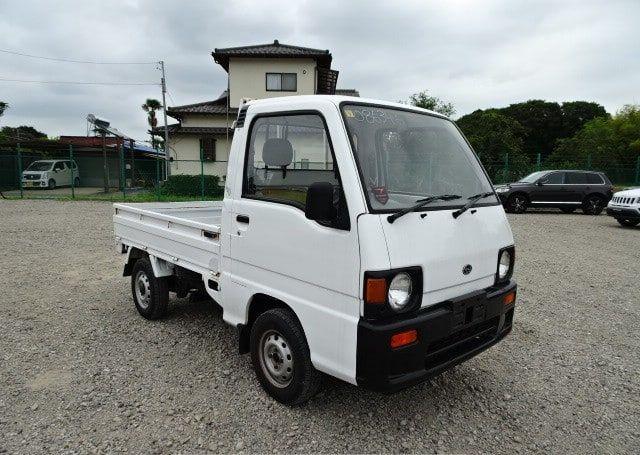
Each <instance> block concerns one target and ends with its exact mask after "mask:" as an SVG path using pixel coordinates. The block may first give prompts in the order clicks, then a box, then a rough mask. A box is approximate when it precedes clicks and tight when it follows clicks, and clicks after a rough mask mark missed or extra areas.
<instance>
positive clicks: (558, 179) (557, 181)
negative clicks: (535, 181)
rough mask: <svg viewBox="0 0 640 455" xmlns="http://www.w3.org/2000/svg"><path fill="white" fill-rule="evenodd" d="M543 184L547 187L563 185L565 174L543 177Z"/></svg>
mask: <svg viewBox="0 0 640 455" xmlns="http://www.w3.org/2000/svg"><path fill="white" fill-rule="evenodd" d="M542 183H546V184H547V185H562V184H563V183H564V173H563V172H553V173H551V174H549V175H546V176H544V177H542Z"/></svg>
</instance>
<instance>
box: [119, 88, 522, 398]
mask: <svg viewBox="0 0 640 455" xmlns="http://www.w3.org/2000/svg"><path fill="white" fill-rule="evenodd" d="M180 204H182V205H180ZM189 204H190V203H171V204H166V203H165V204H159V205H154V204H151V205H146V206H145V204H116V206H115V207H116V213H115V215H114V222H115V226H116V229H115V230H116V239H117V242H118V251H120V252H122V253H124V254H126V255H127V259H126V265H125V275H130V276H131V277H132V293H133V296H134V301H135V303H136V306H137V308H138V310H139V311H140V312H141V314H142V315H143V316H145V317H151V318H154V317H160V316H161V315H162V314H163V312H164V309H165V308H166V300H167V298H168V297H167V296H168V292H169V291H170V290H174V291H176V290H178V291H179V290H182V292H185V291H189V292H192V291H195V290H196V288H198V286H200V287H201V290H204V291H206V292H207V294H208V295H209V296H211V298H212V299H214V300H215V301H216V302H217V303H218V304H219V305H220V306H221V307H222V309H223V318H224V320H225V321H226V322H228V323H229V324H231V325H233V326H235V327H236V328H237V329H238V334H239V346H240V351H241V352H250V353H251V357H252V362H253V366H254V369H255V371H256V375H257V378H258V380H259V381H260V383H261V384H262V386H263V387H264V389H265V390H266V391H267V392H268V393H269V394H271V395H272V396H273V397H274V398H276V399H277V400H279V401H281V402H284V403H288V404H297V403H301V402H304V401H306V400H307V399H309V398H310V397H311V396H312V395H313V393H315V391H317V389H318V387H319V384H320V378H321V373H324V374H328V375H331V376H334V377H337V378H339V379H342V380H344V381H347V382H349V383H352V384H356V385H360V386H365V387H368V388H371V389H375V390H380V391H385V392H392V391H395V390H399V389H401V388H403V387H406V386H409V385H411V384H415V383H417V382H420V381H423V380H425V379H427V378H429V377H431V376H433V375H435V374H438V373H439V372H441V371H444V370H446V369H447V368H449V367H451V366H453V365H455V364H457V363H460V362H462V361H464V360H466V359H468V358H470V357H472V356H474V355H476V354H478V353H479V352H482V351H483V350H485V349H486V348H488V347H490V346H492V345H493V344H495V343H497V342H498V341H500V340H501V339H502V338H504V336H505V335H506V334H508V333H509V331H510V330H511V327H512V321H513V313H514V306H515V296H516V284H515V282H514V281H513V279H512V274H513V267H514V259H515V250H514V242H513V236H512V233H511V230H510V227H509V224H508V222H507V219H506V216H505V213H504V210H503V208H502V205H501V204H500V201H499V199H498V197H497V196H496V194H495V192H494V191H493V187H492V185H491V182H490V181H489V178H488V176H487V174H486V172H485V171H484V169H483V168H482V166H481V164H480V162H479V160H478V159H477V157H476V155H475V154H474V152H473V151H472V149H471V147H470V146H469V144H468V142H467V141H466V140H465V139H464V137H463V135H462V134H461V132H460V131H459V130H458V128H457V127H456V125H455V124H454V123H453V122H452V121H450V120H449V119H447V118H445V117H443V116H441V115H439V114H437V113H434V112H430V111H426V110H424V109H420V108H416V107H410V106H406V105H402V104H396V103H388V102H382V101H375V100H364V99H361V98H349V97H338V96H301V97H286V98H274V99H269V100H260V101H252V102H249V103H247V104H246V105H244V106H242V107H241V108H240V111H239V114H238V120H237V121H236V125H235V131H234V138H233V143H232V146H231V152H230V158H229V164H228V170H227V180H226V184H225V188H224V199H223V201H222V202H218V203H216V202H213V203H201V204H196V205H193V204H191V205H189ZM194 213H195V214H196V215H194ZM145 217H146V219H147V220H148V224H149V225H153V226H154V229H151V228H150V227H149V226H142V225H141V223H144V221H145ZM155 219H159V220H161V222H160V223H157V222H156V221H152V220H155ZM167 222H168V223H167ZM162 223H164V224H165V225H167V226H168V227H167V228H166V229H165V228H164V227H163V225H162ZM180 224H182V225H183V227H184V229H182V230H179V229H178V228H177V226H178V225H180ZM172 226H173V227H172ZM186 226H188V227H189V229H191V230H189V231H188V232H191V234H190V236H191V237H193V238H192V239H191V240H190V242H188V243H187V242H186V240H185V239H183V238H182V237H183V236H186V234H185V233H186V232H187V227H186ZM151 231H153V234H154V235H149V233H150V232H151ZM207 232H208V234H206V233H207ZM159 237H162V238H163V239H164V240H163V241H159V240H158V238H159ZM206 240H209V242H210V243H207V242H206ZM172 242H173V243H172ZM140 273H142V275H140ZM189 277H190V278H189ZM185 282H188V283H189V285H186V286H185V285H184V283H185ZM197 285H198V286H197ZM145 298H146V300H145ZM145 302H146V305H147V307H146V309H144V308H143V309H142V311H141V303H143V304H144V303H145ZM154 305H155V306H156V307H154ZM149 307H154V308H155V309H154V310H153V311H149V310H148V308H149Z"/></svg>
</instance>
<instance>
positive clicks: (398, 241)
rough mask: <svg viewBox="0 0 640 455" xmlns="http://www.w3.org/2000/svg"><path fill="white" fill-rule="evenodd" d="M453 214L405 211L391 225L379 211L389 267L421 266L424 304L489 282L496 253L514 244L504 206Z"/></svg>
mask: <svg viewBox="0 0 640 455" xmlns="http://www.w3.org/2000/svg"><path fill="white" fill-rule="evenodd" d="M472 211H475V213H472ZM452 212H453V210H434V211H426V212H414V213H409V214H407V215H405V216H403V217H401V218H399V219H397V220H396V221H395V222H394V223H393V224H390V223H389V222H388V221H387V220H386V217H387V216H388V215H380V216H381V218H382V219H381V224H382V229H383V231H384V235H385V238H386V242H387V249H388V253H389V262H390V264H391V268H398V267H409V266H421V267H422V272H423V298H422V307H425V306H430V305H433V304H435V303H438V302H442V301H444V300H447V299H449V298H452V297H457V296H460V295H463V294H466V293H468V292H472V291H475V290H479V289H484V288H486V287H489V286H491V285H493V284H494V281H495V273H496V270H497V263H498V252H499V250H500V249H501V248H504V247H506V246H510V245H513V235H512V233H511V228H510V226H509V222H508V221H507V218H506V216H505V213H504V210H503V208H502V206H499V205H496V206H489V207H475V208H473V209H472V210H471V209H470V210H468V211H467V212H466V213H464V214H462V215H461V216H460V217H459V218H457V219H454V218H453V216H452ZM425 214H426V216H424V217H423V216H422V215H425ZM466 265H471V267H472V270H471V273H469V274H467V275H465V274H463V272H462V269H463V268H464V267H465V266H466Z"/></svg>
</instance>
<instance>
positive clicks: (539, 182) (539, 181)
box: [536, 180, 544, 186]
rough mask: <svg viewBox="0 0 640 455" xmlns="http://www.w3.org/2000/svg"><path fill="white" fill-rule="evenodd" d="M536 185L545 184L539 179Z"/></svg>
mask: <svg viewBox="0 0 640 455" xmlns="http://www.w3.org/2000/svg"><path fill="white" fill-rule="evenodd" d="M536 185H538V186H542V185H544V183H542V180H538V181H537V182H536Z"/></svg>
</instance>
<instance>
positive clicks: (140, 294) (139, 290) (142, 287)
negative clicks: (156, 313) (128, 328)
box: [135, 270, 151, 310]
mask: <svg viewBox="0 0 640 455" xmlns="http://www.w3.org/2000/svg"><path fill="white" fill-rule="evenodd" d="M135 283H136V300H137V301H138V305H140V308H142V309H144V310H146V309H147V308H149V303H151V286H150V284H149V277H148V276H147V274H146V273H144V272H143V271H142V270H140V271H139V272H138V274H137V275H136V281H135Z"/></svg>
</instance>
